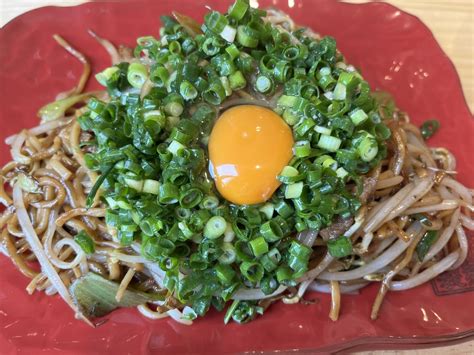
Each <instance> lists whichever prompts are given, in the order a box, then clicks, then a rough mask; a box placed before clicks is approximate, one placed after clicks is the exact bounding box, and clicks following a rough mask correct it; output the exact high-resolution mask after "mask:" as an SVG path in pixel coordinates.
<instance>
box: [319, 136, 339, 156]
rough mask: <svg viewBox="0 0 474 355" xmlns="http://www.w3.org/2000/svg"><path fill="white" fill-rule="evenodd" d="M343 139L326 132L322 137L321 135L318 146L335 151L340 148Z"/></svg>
mask: <svg viewBox="0 0 474 355" xmlns="http://www.w3.org/2000/svg"><path fill="white" fill-rule="evenodd" d="M341 143H342V141H341V140H340V139H339V138H337V137H333V136H328V135H326V134H321V137H319V141H318V147H319V148H322V149H326V150H327V151H330V152H335V151H337V150H338V149H339V147H340V146H341Z"/></svg>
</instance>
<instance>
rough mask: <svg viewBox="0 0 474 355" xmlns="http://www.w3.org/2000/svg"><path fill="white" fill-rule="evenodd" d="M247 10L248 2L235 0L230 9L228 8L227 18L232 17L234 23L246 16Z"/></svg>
mask: <svg viewBox="0 0 474 355" xmlns="http://www.w3.org/2000/svg"><path fill="white" fill-rule="evenodd" d="M248 8H249V3H248V0H236V1H235V2H234V3H233V4H232V5H231V6H230V7H229V11H228V13H229V16H230V17H232V18H233V19H234V20H236V21H240V20H241V19H242V18H243V17H244V16H245V14H246V12H247V10H248Z"/></svg>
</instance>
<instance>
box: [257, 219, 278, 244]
mask: <svg viewBox="0 0 474 355" xmlns="http://www.w3.org/2000/svg"><path fill="white" fill-rule="evenodd" d="M260 234H261V235H262V236H263V238H265V240H266V241H267V242H269V243H272V242H276V241H278V240H280V239H281V238H283V231H282V230H281V227H280V226H279V225H278V223H276V222H275V220H270V221H268V222H265V223H264V224H262V225H261V226H260Z"/></svg>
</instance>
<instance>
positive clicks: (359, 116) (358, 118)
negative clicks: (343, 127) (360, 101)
mask: <svg viewBox="0 0 474 355" xmlns="http://www.w3.org/2000/svg"><path fill="white" fill-rule="evenodd" d="M349 117H350V118H351V120H352V123H354V124H355V125H356V126H358V125H360V124H361V123H363V122H365V121H366V120H367V118H369V116H367V114H366V113H365V112H364V110H361V109H360V108H358V109H355V110H353V111H352V112H351V113H349Z"/></svg>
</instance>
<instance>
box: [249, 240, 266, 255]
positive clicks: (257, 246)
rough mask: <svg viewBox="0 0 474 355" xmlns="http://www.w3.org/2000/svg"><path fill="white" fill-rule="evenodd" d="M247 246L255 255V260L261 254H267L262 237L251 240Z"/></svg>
mask: <svg viewBox="0 0 474 355" xmlns="http://www.w3.org/2000/svg"><path fill="white" fill-rule="evenodd" d="M249 244H250V248H251V249H252V252H253V255H255V257H257V258H258V257H259V256H261V255H262V254H265V253H267V252H268V244H267V242H266V241H265V238H264V237H258V238H255V239H252V240H251V241H250V243H249Z"/></svg>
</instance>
